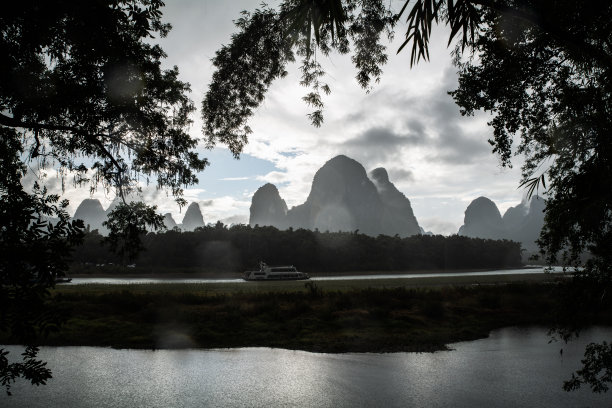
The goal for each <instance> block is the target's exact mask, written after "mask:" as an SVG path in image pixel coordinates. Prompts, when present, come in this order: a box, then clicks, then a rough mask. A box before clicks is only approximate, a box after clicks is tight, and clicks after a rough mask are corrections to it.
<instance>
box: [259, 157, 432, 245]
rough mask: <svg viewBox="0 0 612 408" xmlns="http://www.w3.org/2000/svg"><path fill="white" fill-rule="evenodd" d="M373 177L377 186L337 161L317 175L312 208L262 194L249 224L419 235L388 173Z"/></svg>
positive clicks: (270, 192)
mask: <svg viewBox="0 0 612 408" xmlns="http://www.w3.org/2000/svg"><path fill="white" fill-rule="evenodd" d="M371 176H372V179H373V180H374V181H373V180H372V179H370V178H368V175H367V173H366V171H365V169H364V168H363V166H362V165H361V164H360V163H359V162H357V161H355V160H353V159H351V158H349V157H347V156H344V155H340V156H336V157H334V158H333V159H331V160H329V161H328V162H327V163H325V164H324V165H323V167H321V168H320V169H319V170H318V171H317V172H316V173H315V176H314V179H313V182H312V187H311V190H310V194H309V195H308V198H307V199H306V202H305V203H304V204H301V205H298V206H296V207H293V208H291V209H290V210H286V208H287V206H286V204H285V201H284V200H283V199H282V198H281V197H280V195H279V193H278V189H277V188H276V187H275V186H274V185H272V184H266V185H264V186H262V187H261V188H259V190H257V192H256V193H255V194H254V195H253V199H252V203H251V214H250V220H249V224H250V225H253V226H254V225H257V224H259V225H271V226H274V227H277V228H280V229H287V228H289V227H292V228H305V229H311V230H313V229H319V230H320V231H355V230H359V231H360V232H362V233H365V234H369V235H378V234H386V235H395V234H399V235H400V236H409V235H415V234H419V233H420V228H419V225H418V223H417V220H416V218H415V217H414V213H413V212H412V207H411V206H410V201H409V200H408V199H407V198H406V196H405V195H404V194H402V193H401V192H400V191H398V190H397V188H396V187H395V186H394V185H393V183H391V182H390V181H389V177H388V175H387V171H386V170H385V169H382V168H379V169H376V170H374V171H373V172H372V175H371Z"/></svg>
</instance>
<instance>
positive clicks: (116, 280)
mask: <svg viewBox="0 0 612 408" xmlns="http://www.w3.org/2000/svg"><path fill="white" fill-rule="evenodd" d="M551 272H552V273H562V272H563V268H561V267H554V268H553V269H552V270H551ZM539 273H545V272H544V268H542V267H534V268H520V269H498V270H492V271H471V272H470V271H460V272H459V271H458V272H431V273H400V274H376V275H350V276H348V275H342V276H318V277H311V278H310V280H314V281H326V280H367V279H411V278H436V277H439V278H443V277H452V276H495V275H521V274H525V275H529V274H539ZM236 282H243V283H245V284H249V282H247V281H244V280H243V279H206V278H193V279H191V278H187V279H185V278H182V279H174V278H167V279H166V278H164V279H162V278H134V277H130V278H124V277H112V278H109V277H104V278H100V277H92V278H80V277H79V278H73V279H72V281H71V282H70V283H68V285H84V284H90V283H91V284H93V283H95V284H109V285H120V284H139V283H141V284H148V283H236Z"/></svg>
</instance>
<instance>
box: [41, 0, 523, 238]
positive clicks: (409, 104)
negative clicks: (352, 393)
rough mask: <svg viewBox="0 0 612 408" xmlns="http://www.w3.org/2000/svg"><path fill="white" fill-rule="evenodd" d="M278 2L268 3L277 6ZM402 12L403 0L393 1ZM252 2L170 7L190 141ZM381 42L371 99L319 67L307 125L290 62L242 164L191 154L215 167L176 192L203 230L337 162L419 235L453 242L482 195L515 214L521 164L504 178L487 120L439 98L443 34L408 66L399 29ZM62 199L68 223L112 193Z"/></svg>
mask: <svg viewBox="0 0 612 408" xmlns="http://www.w3.org/2000/svg"><path fill="white" fill-rule="evenodd" d="M275 3H276V2H274V1H269V2H268V4H270V5H274V4H275ZM392 3H393V4H395V9H396V10H399V8H400V7H401V2H397V1H395V2H392ZM258 4H260V3H259V2H255V1H244V0H240V1H238V0H232V1H213V0H209V1H206V0H167V1H166V6H165V8H164V9H163V13H164V20H165V21H166V22H169V23H171V24H172V26H173V29H172V31H171V32H170V34H169V35H168V36H167V37H166V38H164V39H161V40H160V45H161V46H162V48H163V49H164V50H165V51H166V53H167V54H168V57H167V59H166V60H165V62H164V64H165V65H166V67H171V66H174V65H177V66H178V67H179V72H180V79H181V80H183V81H186V82H189V83H190V84H191V89H192V92H191V99H192V100H193V101H194V103H195V104H196V106H197V107H198V110H197V112H195V113H194V115H193V120H194V123H193V125H192V126H191V129H190V132H191V134H192V135H193V136H194V137H196V138H199V139H203V134H202V130H201V129H202V121H201V118H200V110H199V107H200V104H201V101H202V99H203V97H204V95H205V93H206V90H207V86H208V84H209V82H210V80H211V78H212V73H213V71H214V67H213V65H212V62H211V59H212V58H213V57H214V55H215V51H216V50H217V49H219V48H220V47H221V46H222V45H223V44H227V43H229V41H230V38H231V34H232V33H233V32H235V31H236V30H235V26H234V24H233V20H235V19H237V18H239V17H240V12H241V11H242V10H252V9H253V8H254V7H256V6H257V5H258ZM396 33H397V35H396V38H395V40H394V41H393V42H392V43H388V48H387V52H388V55H389V61H388V63H387V64H386V65H385V66H384V67H383V75H382V77H381V80H380V83H378V84H374V86H373V88H372V89H371V90H370V92H365V91H364V90H363V89H362V88H360V87H359V85H358V84H357V81H356V79H355V75H356V70H355V69H354V67H353V66H352V64H351V61H350V56H349V55H344V56H342V55H338V54H332V55H330V56H329V57H327V58H326V57H319V61H320V62H321V63H322V64H323V66H324V67H325V69H326V71H327V75H326V77H325V78H324V79H323V80H324V81H325V82H327V83H328V84H329V85H330V87H331V90H332V93H331V95H329V96H324V100H323V102H324V103H325V110H324V115H325V121H324V123H323V125H322V126H321V127H319V128H315V127H313V126H312V125H311V124H310V122H309V120H308V118H307V117H306V115H307V114H308V113H309V112H310V111H311V109H309V108H308V106H306V104H305V103H304V102H303V101H302V99H301V98H302V96H304V95H305V94H306V93H307V91H308V90H307V89H306V88H303V87H301V86H300V85H299V73H298V64H295V65H293V66H290V67H289V69H288V71H289V75H288V76H287V77H285V78H283V79H282V80H277V81H276V82H275V83H274V84H273V85H272V86H271V88H270V89H269V91H268V93H267V96H266V100H265V102H264V103H263V104H262V106H261V107H260V108H259V109H258V110H257V112H256V114H255V116H254V117H253V118H252V120H251V122H250V126H251V128H252V129H253V133H252V134H251V136H250V138H249V143H248V144H247V146H246V147H245V149H244V151H243V154H242V155H241V157H240V159H239V160H235V159H234V158H233V156H232V155H231V154H230V153H229V151H228V150H227V149H226V147H225V146H222V145H219V146H217V147H216V148H214V149H212V150H206V149H205V148H204V143H203V142H202V143H201V146H200V147H199V148H198V151H199V152H200V153H201V156H203V157H207V158H208V159H209V161H210V162H211V165H210V166H209V167H207V168H206V169H205V170H204V171H203V172H202V173H199V174H198V178H199V183H198V185H196V186H190V187H188V188H186V189H185V190H184V198H185V199H186V200H187V201H188V202H194V201H195V202H197V203H198V204H199V205H200V208H201V210H202V213H203V216H204V221H205V222H206V223H214V222H216V221H217V220H221V221H223V222H224V223H248V218H249V207H250V203H251V197H252V196H253V194H254V192H255V191H256V190H257V189H258V188H259V187H261V186H262V185H264V184H265V183H268V182H269V183H273V184H275V185H276V186H277V187H278V189H279V191H280V195H281V197H282V198H283V199H284V200H285V201H286V202H287V205H288V207H289V208H291V207H292V206H295V205H299V204H301V203H303V202H304V201H305V200H306V198H307V197H308V193H309V192H310V187H311V183H312V179H313V177H314V174H315V172H316V171H317V170H318V169H319V168H320V167H321V166H323V164H325V162H326V161H328V160H330V159H331V158H333V157H335V156H337V155H339V154H344V155H346V156H349V157H351V158H353V159H355V160H357V161H358V162H360V163H361V164H362V165H363V166H364V167H365V169H366V171H368V172H369V171H371V170H373V169H375V168H377V167H384V168H386V169H387V171H388V173H389V178H390V181H391V182H392V183H394V184H395V186H396V187H397V188H398V189H399V190H400V191H401V192H402V193H404V194H405V195H406V197H408V199H409V200H410V202H411V204H412V208H413V210H414V214H415V216H416V218H417V220H418V222H419V225H420V226H421V227H423V229H425V230H426V231H431V232H433V233H436V234H445V235H448V234H454V233H456V232H457V230H458V229H459V227H460V226H461V225H462V224H463V217H464V211H465V209H466V207H467V206H468V205H469V203H470V202H471V201H472V200H474V199H476V198H477V197H479V196H486V197H488V198H490V199H492V200H493V201H494V202H495V203H496V204H497V206H498V207H499V209H500V211H501V212H502V214H503V212H504V211H505V210H506V209H507V208H509V207H511V206H515V205H517V204H519V203H520V202H521V200H522V198H523V195H524V191H523V190H522V189H519V188H518V185H519V179H520V166H521V161H520V158H519V157H516V158H514V160H513V164H514V166H513V168H511V169H508V168H502V167H501V165H500V162H499V159H498V157H497V156H495V155H494V154H492V153H491V146H490V145H489V144H488V143H487V139H489V138H491V137H492V129H491V128H490V127H488V126H487V123H486V122H487V120H488V116H487V114H485V113H478V114H476V115H475V116H473V117H463V116H461V114H460V112H459V108H458V107H457V106H456V105H455V104H454V102H453V100H452V98H451V97H450V96H449V95H448V94H447V92H448V91H450V90H453V89H455V88H456V86H457V75H456V70H455V68H454V67H453V66H452V64H451V56H450V49H448V48H446V43H447V40H448V31H447V29H446V28H445V27H436V28H434V31H433V36H432V40H431V46H430V61H429V62H426V61H421V62H420V63H419V64H418V65H417V66H415V67H413V68H412V69H411V68H410V64H409V62H410V53H409V52H407V51H406V50H404V51H402V52H401V53H399V54H396V50H397V49H398V48H399V45H400V44H401V40H402V39H403V37H404V35H403V34H404V33H405V26H399V27H398V29H397V31H396ZM47 181H48V185H49V186H50V189H51V190H52V191H53V189H54V188H55V189H57V188H59V187H58V186H59V185H60V184H61V183H60V181H59V178H58V177H56V176H55V177H54V176H53V175H50V176H49V177H48V180H47ZM64 195H65V196H66V197H67V198H69V199H70V201H71V205H70V208H69V212H71V213H73V212H74V211H75V210H76V207H77V206H78V204H79V203H80V202H81V200H82V199H84V198H90V197H92V198H98V199H100V201H101V202H102V205H103V206H104V207H105V208H106V207H107V206H108V205H109V204H110V202H111V200H112V199H113V195H112V193H108V192H105V191H102V190H97V191H96V192H94V193H93V194H91V193H90V191H89V188H88V187H82V188H75V187H73V186H72V185H70V183H69V182H66V184H65V188H64ZM142 199H144V200H145V201H146V202H148V203H149V204H155V205H157V206H158V210H159V211H160V212H161V213H166V212H170V213H172V215H173V217H174V219H175V220H176V221H177V222H178V223H180V222H181V220H182V218H183V216H184V213H185V208H183V209H182V210H181V209H180V208H179V207H178V205H177V204H176V203H175V202H174V198H173V197H172V196H171V194H170V193H169V192H166V191H159V190H156V188H155V187H153V186H146V185H143V194H142Z"/></svg>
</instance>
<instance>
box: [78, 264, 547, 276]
mask: <svg viewBox="0 0 612 408" xmlns="http://www.w3.org/2000/svg"><path fill="white" fill-rule="evenodd" d="M537 268H544V266H539V265H534V266H523V267H518V268H511V267H509V268H480V269H478V268H469V269H417V270H407V271H380V270H378V271H376V270H373V271H372V270H371V271H329V272H308V273H309V275H310V276H312V277H333V276H366V275H417V274H437V273H465V272H489V271H491V272H492V271H504V270H514V269H537ZM70 277H71V278H117V279H120V278H124V279H162V280H163V279H173V280H174V279H240V278H241V277H242V272H214V271H213V272H143V273H104V272H97V273H70Z"/></svg>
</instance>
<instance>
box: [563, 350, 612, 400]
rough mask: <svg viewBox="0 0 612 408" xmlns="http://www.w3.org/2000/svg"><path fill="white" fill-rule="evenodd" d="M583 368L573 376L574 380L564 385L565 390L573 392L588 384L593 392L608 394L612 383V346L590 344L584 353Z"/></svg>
mask: <svg viewBox="0 0 612 408" xmlns="http://www.w3.org/2000/svg"><path fill="white" fill-rule="evenodd" d="M582 364H583V367H582V368H581V369H580V370H578V371H576V373H575V374H572V379H571V380H569V381H566V382H565V383H564V384H563V389H564V390H566V391H573V390H577V389H578V388H580V386H581V385H582V384H588V385H589V386H590V387H591V389H592V390H593V392H607V391H608V389H609V386H608V384H609V383H611V382H612V345H611V344H608V343H607V342H605V341H604V342H603V343H601V344H596V343H590V344H588V345H587V346H586V350H585V352H584V360H582Z"/></svg>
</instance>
